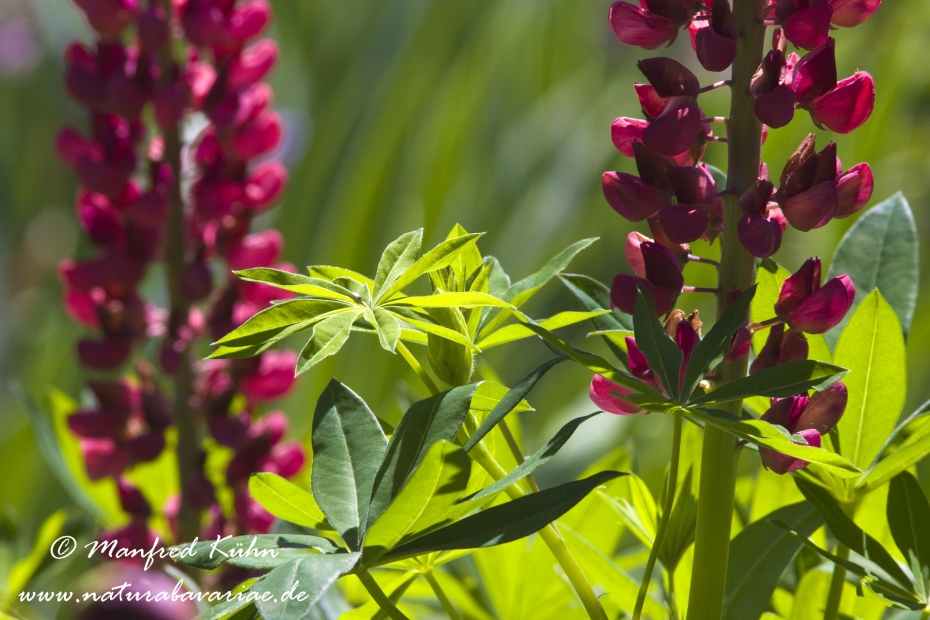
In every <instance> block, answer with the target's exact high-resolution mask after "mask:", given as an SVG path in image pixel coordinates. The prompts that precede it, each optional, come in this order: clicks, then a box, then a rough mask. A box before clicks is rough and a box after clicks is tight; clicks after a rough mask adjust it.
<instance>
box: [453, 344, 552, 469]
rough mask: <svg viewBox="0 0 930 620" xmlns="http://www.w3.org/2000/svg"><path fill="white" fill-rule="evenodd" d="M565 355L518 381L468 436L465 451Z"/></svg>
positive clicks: (475, 443) (514, 405)
mask: <svg viewBox="0 0 930 620" xmlns="http://www.w3.org/2000/svg"><path fill="white" fill-rule="evenodd" d="M564 359H565V358H564V357H556V358H554V359H551V360H549V361H548V362H545V363H544V364H542V365H541V366H539V367H538V368H536V369H535V370H533V371H532V372H530V374H528V375H527V376H526V377H524V378H523V379H522V380H521V381H520V382H519V383H517V384H516V385H515V386H514V387H513V388H512V389H511V390H510V391H509V392H507V394H506V395H505V396H504V397H503V398H502V399H501V400H500V402H498V403H497V405H495V406H494V409H492V410H491V413H489V414H488V416H487V417H486V418H485V419H484V422H482V423H481V426H479V427H478V430H476V431H475V433H474V434H473V435H472V436H471V437H469V438H468V441H466V442H465V445H464V446H462V449H463V450H465V452H469V451H470V450H471V449H472V448H474V447H475V446H476V445H478V442H479V441H481V440H482V439H484V436H485V435H487V434H488V433H490V432H491V430H492V429H493V428H494V427H495V426H497V424H498V422H500V421H501V420H503V419H504V417H505V416H506V415H507V414H508V413H510V412H511V411H513V409H514V408H515V407H516V406H517V405H519V404H520V403H521V402H522V401H523V399H524V398H526V395H527V394H529V393H530V390H532V389H533V388H534V387H535V386H536V384H537V383H538V382H539V380H540V379H542V377H543V375H544V374H546V373H547V372H548V371H549V369H550V368H552V367H553V366H555V365H556V364H558V363H559V362H561V361H562V360H564Z"/></svg>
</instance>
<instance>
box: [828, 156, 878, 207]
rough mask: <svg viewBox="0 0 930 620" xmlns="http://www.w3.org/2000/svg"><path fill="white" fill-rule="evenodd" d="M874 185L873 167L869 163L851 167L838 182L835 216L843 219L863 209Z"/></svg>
mask: <svg viewBox="0 0 930 620" xmlns="http://www.w3.org/2000/svg"><path fill="white" fill-rule="evenodd" d="M874 186H875V181H874V180H873V178H872V168H871V167H869V165H868V164H865V163H863V164H856V165H855V166H853V167H852V168H850V169H849V171H848V172H846V174H844V175H843V176H841V177H840V178H839V180H838V181H837V183H836V191H837V201H836V213H835V214H834V216H833V217H836V218H838V219H842V218H844V217H849V216H850V215H852V214H853V213H856V212H858V211H859V210H860V209H862V207H864V206H865V205H866V203H868V202H869V198H871V197H872V189H873V187H874Z"/></svg>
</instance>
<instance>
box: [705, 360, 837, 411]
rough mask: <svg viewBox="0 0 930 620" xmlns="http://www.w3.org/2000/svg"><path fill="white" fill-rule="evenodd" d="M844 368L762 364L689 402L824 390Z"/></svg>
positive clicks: (807, 363) (799, 363)
mask: <svg viewBox="0 0 930 620" xmlns="http://www.w3.org/2000/svg"><path fill="white" fill-rule="evenodd" d="M847 372H848V370H847V369H846V368H842V367H840V366H834V365H833V364H827V363H825V362H818V361H814V360H800V361H796V362H788V363H785V364H779V365H777V366H772V367H771V368H766V369H765V370H762V371H760V372H757V373H755V374H753V375H749V376H748V377H742V378H740V379H734V380H733V381H728V382H727V383H724V384H723V385H721V386H720V387H718V388H716V389H714V390H711V391H710V392H708V393H706V394H703V395H701V396H698V397H697V398H693V399H691V401H690V403H689V404H690V405H707V404H711V403H725V402H728V401H732V400H740V399H743V398H746V397H749V396H766V397H775V398H784V397H787V396H795V395H797V394H803V393H805V392H807V391H808V390H825V389H826V388H828V387H830V386H831V385H833V384H834V383H836V382H837V381H839V380H840V379H842V378H843V376H844V375H845V374H846V373H847Z"/></svg>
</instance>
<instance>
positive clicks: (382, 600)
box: [356, 570, 410, 620]
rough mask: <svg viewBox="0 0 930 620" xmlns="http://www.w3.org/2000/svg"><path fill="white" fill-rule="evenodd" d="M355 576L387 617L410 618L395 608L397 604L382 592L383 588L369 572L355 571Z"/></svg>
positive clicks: (406, 619) (395, 618) (393, 618)
mask: <svg viewBox="0 0 930 620" xmlns="http://www.w3.org/2000/svg"><path fill="white" fill-rule="evenodd" d="M356 576H357V577H358V579H359V581H361V582H362V585H363V586H365V589H366V590H368V594H370V595H371V598H373V599H375V602H376V603H378V607H380V608H381V611H383V612H384V613H386V614H387V616H388V618H391V619H392V620H410V618H408V617H407V616H405V615H404V613H403V612H402V611H401V610H399V609H397V606H396V605H394V603H392V602H391V599H389V598H388V595H387V594H385V593H384V590H382V589H381V586H379V585H378V582H377V581H375V578H374V577H372V576H371V573H369V572H368V571H367V570H363V571H359V572H358V573H356Z"/></svg>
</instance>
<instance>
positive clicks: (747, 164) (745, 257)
mask: <svg viewBox="0 0 930 620" xmlns="http://www.w3.org/2000/svg"><path fill="white" fill-rule="evenodd" d="M761 8H762V0H733V18H734V21H735V23H736V28H737V31H738V32H739V41H738V48H737V53H736V59H735V60H734V62H733V73H732V84H731V86H730V114H729V118H730V121H729V123H728V124H727V136H728V138H729V142H728V144H727V151H728V168H727V194H726V195H725V196H724V225H723V229H724V230H725V231H726V233H725V234H724V235H723V237H722V242H721V258H720V282H719V287H718V288H719V292H718V293H717V316H718V318H719V317H720V315H721V314H722V313H723V311H724V310H725V309H726V306H727V296H728V295H729V294H730V292H731V291H733V290H734V289H739V290H743V291H745V290H746V289H748V288H749V287H750V286H752V282H753V275H754V271H755V259H754V258H753V257H752V255H750V254H749V253H748V252H747V251H746V250H745V249H744V248H743V246H742V244H740V241H739V237H738V236H737V235H736V230H737V225H738V222H739V219H740V216H741V215H742V211H741V210H740V208H739V204H738V203H739V198H738V197H739V196H741V195H742V194H743V192H745V191H746V190H747V189H749V188H750V187H752V185H753V184H754V183H755V182H756V180H757V179H758V177H759V163H760V159H761V140H762V124H761V123H760V122H759V120H758V119H757V118H756V116H755V113H754V112H753V105H754V103H755V100H754V98H753V96H752V93H750V92H749V84H750V80H751V79H752V75H753V73H755V71H756V69H757V68H758V67H759V64H760V63H761V61H762V52H763V46H764V44H765V26H764V25H763V24H761V23H759V22H758V21H757V20H758V17H759V15H760V11H761ZM747 364H748V360H747V359H746V358H745V357H744V358H743V359H742V360H738V361H736V362H732V363H726V362H725V363H723V364H721V365H720V366H719V367H718V368H717V370H716V372H715V374H718V375H720V377H721V380H722V382H726V381H732V380H734V379H738V378H742V377H745V376H746V369H747ZM725 409H726V410H728V411H729V412H731V413H734V414H737V415H738V414H739V413H740V411H741V409H742V401H734V402H731V403H727V406H726V407H725ZM701 458H702V461H701V482H700V495H699V500H698V516H697V529H696V532H695V542H694V566H695V568H696V570H694V571H693V572H692V575H691V592H690V596H689V604H688V620H719V618H720V617H721V610H722V607H723V598H724V593H725V590H726V579H727V560H728V558H729V553H730V524H731V521H732V518H733V496H734V492H735V488H736V466H737V462H738V459H739V453H738V451H737V443H736V438H735V437H734V436H732V435H730V434H728V433H726V432H725V431H721V430H718V429H716V428H713V427H707V428H705V430H704V447H703V451H702V457H701Z"/></svg>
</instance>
